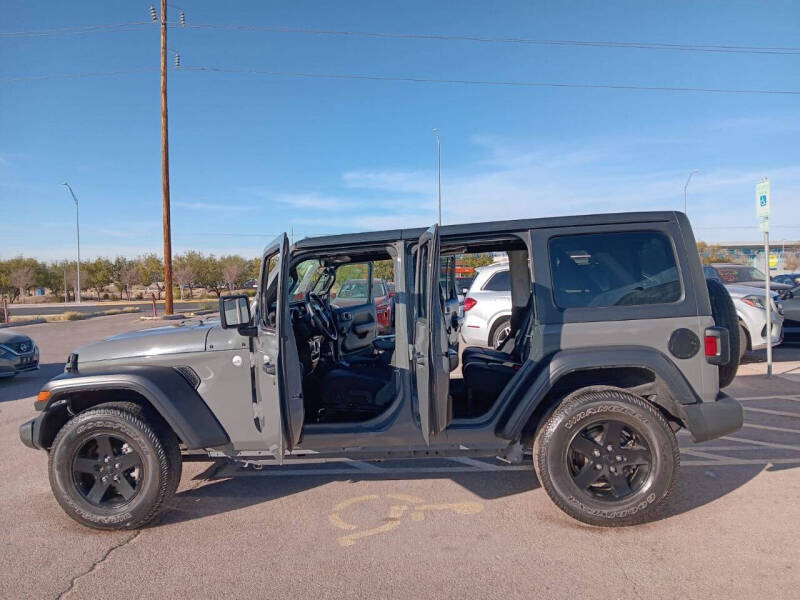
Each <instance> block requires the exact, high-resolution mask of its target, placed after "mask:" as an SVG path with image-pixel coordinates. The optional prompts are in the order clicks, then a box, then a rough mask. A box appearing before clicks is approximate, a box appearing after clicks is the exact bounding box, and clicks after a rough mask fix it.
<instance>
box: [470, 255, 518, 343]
mask: <svg viewBox="0 0 800 600" xmlns="http://www.w3.org/2000/svg"><path fill="white" fill-rule="evenodd" d="M510 332H511V278H510V272H509V267H508V263H507V262H501V263H494V264H491V265H487V266H485V267H479V268H478V269H477V273H476V275H475V279H474V280H473V282H472V285H471V286H470V288H469V291H468V292H467V296H466V298H464V323H463V325H462V327H461V337H462V339H463V340H464V343H466V344H467V345H470V346H486V347H489V348H499V347H500V346H502V345H503V342H505V341H506V339H507V338H508V334H509V333H510Z"/></svg>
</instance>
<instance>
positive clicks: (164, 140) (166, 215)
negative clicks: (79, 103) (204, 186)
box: [161, 0, 173, 315]
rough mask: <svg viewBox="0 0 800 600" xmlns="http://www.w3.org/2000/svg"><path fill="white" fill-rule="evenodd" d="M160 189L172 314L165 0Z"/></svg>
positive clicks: (168, 306)
mask: <svg viewBox="0 0 800 600" xmlns="http://www.w3.org/2000/svg"><path fill="white" fill-rule="evenodd" d="M161 188H162V190H163V194H164V200H163V219H164V313H165V314H167V315H171V314H173V302H172V226H171V223H170V210H169V208H170V207H169V130H168V127H167V0H161Z"/></svg>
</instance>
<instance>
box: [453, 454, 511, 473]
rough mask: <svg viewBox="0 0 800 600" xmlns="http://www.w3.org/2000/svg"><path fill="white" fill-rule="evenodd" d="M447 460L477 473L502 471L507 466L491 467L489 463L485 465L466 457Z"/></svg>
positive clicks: (454, 457)
mask: <svg viewBox="0 0 800 600" xmlns="http://www.w3.org/2000/svg"><path fill="white" fill-rule="evenodd" d="M447 460H452V461H453V462H457V463H461V464H462V465H468V466H470V467H475V468H476V469H478V470H479V471H502V470H504V469H506V467H507V466H508V465H493V464H491V463H485V462H483V461H480V460H475V459H474V458H469V457H468V456H450V457H448V459H447Z"/></svg>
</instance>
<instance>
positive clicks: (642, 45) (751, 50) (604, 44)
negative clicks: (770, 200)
mask: <svg viewBox="0 0 800 600" xmlns="http://www.w3.org/2000/svg"><path fill="white" fill-rule="evenodd" d="M186 27H189V28H192V29H218V30H227V31H251V32H260V33H288V34H300V35H328V36H350V37H370V38H386V39H412V40H436V41H462V42H480V43H490V44H524V45H541V46H588V47H596V48H635V49H643V50H680V51H683V52H722V53H735V54H784V55H800V48H796V47H768V46H736V45H721V44H673V43H661V42H615V41H604V40H551V39H537V38H524V37H492V36H481V35H452V34H445V33H389V32H380V31H348V30H335V29H308V28H299V27H266V26H260V25H225V24H213V23H188V24H187V25H186Z"/></svg>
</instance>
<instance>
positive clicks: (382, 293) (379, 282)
mask: <svg viewBox="0 0 800 600" xmlns="http://www.w3.org/2000/svg"><path fill="white" fill-rule="evenodd" d="M368 303H369V287H368V286H367V280H366V279H348V280H347V281H345V282H344V283H342V287H341V288H339V293H338V294H336V297H335V298H333V299H332V300H331V304H332V305H333V306H335V307H337V308H342V307H345V306H359V305H362V304H368ZM372 303H373V304H374V305H375V313H376V318H377V319H378V333H379V334H385V333H389V332H391V330H392V329H393V327H394V325H393V319H392V313H393V307H394V293H393V292H390V290H389V288H388V286H387V285H386V281H385V280H383V279H373V280H372Z"/></svg>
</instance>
